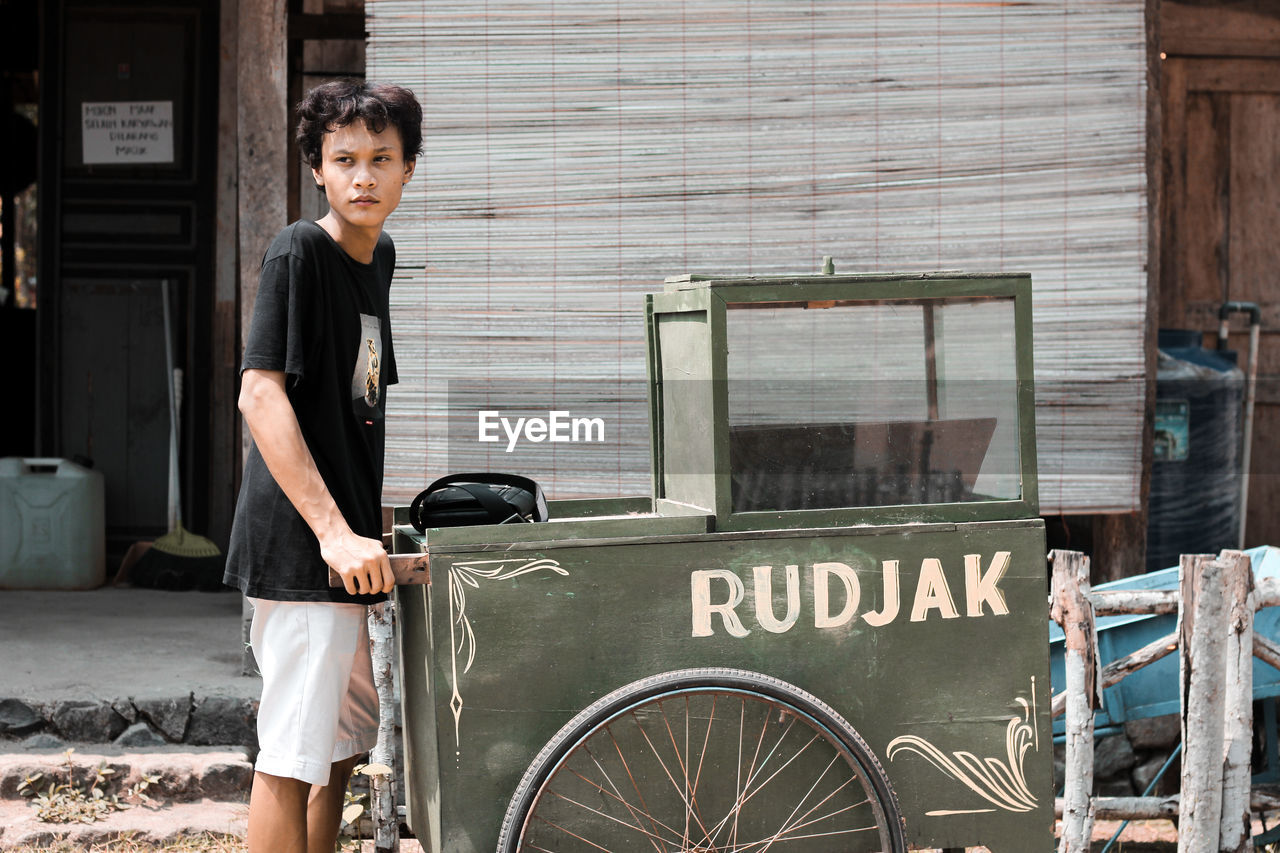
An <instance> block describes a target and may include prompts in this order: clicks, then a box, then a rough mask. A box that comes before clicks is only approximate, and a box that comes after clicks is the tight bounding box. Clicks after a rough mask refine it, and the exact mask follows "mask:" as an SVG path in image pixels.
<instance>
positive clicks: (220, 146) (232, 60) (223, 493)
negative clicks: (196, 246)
mask: <svg viewBox="0 0 1280 853" xmlns="http://www.w3.org/2000/svg"><path fill="white" fill-rule="evenodd" d="M239 2H240V0H222V2H221V3H220V5H219V7H218V8H219V42H220V51H219V52H220V54H221V57H222V61H221V62H219V63H218V91H219V92H234V91H235V89H236V75H237V73H238V70H237V65H236V63H237V58H236V57H237V41H238V39H237V31H238V29H239V27H238V22H239V14H240V13H239ZM237 111H238V107H237V105H236V99H235V98H233V97H224V98H219V99H218V140H217V146H216V147H217V154H216V157H217V165H216V175H217V177H216V181H217V186H216V188H215V190H214V253H213V330H212V332H213V333H212V350H211V352H210V353H209V362H210V365H211V367H212V371H211V373H212V378H211V385H212V388H211V389H210V390H211V394H210V400H209V406H210V415H211V417H210V422H209V454H208V458H207V466H208V467H207V468H206V474H205V479H206V482H207V483H208V484H209V486H208V489H209V530H208V536H209V538H211V539H212V540H213V541H215V542H217V543H219V544H221V545H224V546H225V545H226V544H227V542H228V541H229V539H230V537H231V519H232V516H233V515H234V510H235V501H236V495H237V494H239V490H240V472H241V468H242V464H241V459H240V412H239V409H238V407H237V405H236V397H237V392H238V386H239V383H238V382H237V381H236V376H238V375H239V371H238V370H237V367H238V366H239V361H240V335H239V332H240V318H239V314H238V313H237V309H236V289H237V287H236V286H237V279H238V276H239V259H238V257H237V251H236V247H237V245H238V243H239V235H238V234H237V230H236V228H237V226H236V219H237V212H236V208H237V201H238V198H237V190H236V187H237V174H236V150H237V142H236V132H237V121H236V119H237ZM197 458H198V455H197Z"/></svg>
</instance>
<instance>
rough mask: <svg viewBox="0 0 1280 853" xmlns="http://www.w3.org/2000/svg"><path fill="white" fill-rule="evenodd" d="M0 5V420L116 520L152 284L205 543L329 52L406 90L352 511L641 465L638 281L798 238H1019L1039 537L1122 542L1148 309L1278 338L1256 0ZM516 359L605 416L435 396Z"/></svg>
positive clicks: (153, 388) (149, 451)
mask: <svg viewBox="0 0 1280 853" xmlns="http://www.w3.org/2000/svg"><path fill="white" fill-rule="evenodd" d="M25 5H26V4H22V3H17V2H13V0H5V2H0V12H2V13H3V15H4V16H5V20H4V21H3V24H4V26H3V27H0V29H3V30H4V32H5V38H6V39H13V38H14V36H13V33H15V32H16V31H17V30H16V29H15V27H13V26H9V25H8V24H9V23H10V22H11V21H15V22H18V23H19V24H21V26H20V27H19V28H18V29H21V30H23V31H25V32H26V36H27V38H26V42H28V43H30V42H35V43H37V44H38V45H39V48H40V50H39V56H38V69H37V68H29V69H19V68H14V69H11V70H6V72H5V73H6V76H5V78H4V85H5V94H6V97H7V98H8V99H9V100H10V101H14V100H22V99H24V98H25V99H27V100H30V99H31V98H32V97H34V96H36V95H38V125H39V131H40V137H39V138H40V143H39V180H38V191H39V251H38V264H39V275H38V290H37V293H38V300H37V304H38V309H36V313H37V315H38V336H37V342H36V343H35V344H34V351H32V347H30V346H28V347H26V348H25V349H24V351H23V352H22V353H16V354H11V355H10V359H11V363H14V362H13V360H14V359H16V364H18V365H22V364H26V365H28V368H27V369H26V370H23V369H21V368H19V369H18V370H17V371H16V373H18V374H20V379H19V381H20V383H21V382H22V381H23V380H24V379H25V378H27V377H29V379H30V387H25V388H24V387H20V388H19V396H20V397H21V398H22V399H25V400H29V401H31V402H30V403H28V404H26V406H25V408H26V411H27V412H29V417H30V418H31V419H32V420H33V422H34V429H33V431H32V435H31V437H30V438H29V439H28V437H27V436H26V435H25V434H18V433H15V434H14V435H13V437H11V438H10V437H9V433H5V436H6V441H7V442H8V444H9V446H7V447H5V448H3V449H0V450H2V452H3V453H5V454H6V455H8V454H11V453H24V454H25V453H40V454H43V455H58V456H73V455H77V454H79V455H84V456H88V457H91V458H93V459H94V460H95V463H96V464H97V466H98V467H99V468H100V469H101V470H103V472H104V473H105V474H106V476H107V483H108V495H109V500H108V505H109V507H110V509H109V518H108V524H109V528H110V530H109V533H110V537H111V540H112V542H113V543H115V544H117V545H125V544H127V543H128V542H130V541H133V540H134V539H137V538H142V537H143V536H145V535H153V534H155V533H157V532H159V530H160V529H161V528H162V527H163V525H164V517H165V516H164V504H165V476H166V459H167V453H166V452H165V446H166V442H167V438H168V428H167V416H166V409H165V405H166V404H165V391H164V379H165V371H164V368H163V364H164V340H163V337H164V335H163V332H164V315H163V310H162V302H161V299H160V288H161V287H162V283H163V282H169V285H168V286H169V287H170V288H171V293H172V294H173V303H174V307H173V313H172V317H171V319H170V324H171V325H170V330H171V332H172V334H173V337H174V340H175V341H176V342H177V348H178V362H179V364H180V365H181V366H182V367H183V369H184V376H185V378H184V383H183V385H184V392H183V405H182V425H181V430H182V451H183V452H182V460H183V466H182V471H183V482H184V503H185V509H186V512H185V517H186V519H188V520H189V522H190V523H189V524H188V526H189V527H191V528H192V529H195V530H198V531H199V532H202V533H208V534H209V535H211V536H212V537H213V538H215V539H222V540H225V537H226V534H227V531H228V528H229V523H230V513H231V509H232V506H233V502H234V494H235V484H236V480H237V472H238V470H239V458H240V452H241V443H242V437H241V435H240V425H239V424H240V419H239V416H238V413H237V412H236V408H235V394H236V388H237V381H236V364H237V362H238V354H239V338H240V333H241V330H242V328H243V327H244V323H245V317H246V313H247V311H248V309H249V307H250V305H251V304H252V297H253V293H254V288H255V286H256V269H257V266H258V263H259V260H260V258H261V254H262V251H263V249H264V248H265V246H266V242H267V241H268V240H269V239H270V237H271V235H272V234H274V233H275V232H276V231H277V230H278V229H279V228H280V227H281V226H282V225H283V224H285V223H286V222H287V221H289V220H290V219H291V218H294V217H297V216H299V215H312V216H315V215H319V211H318V210H317V209H316V207H315V206H316V204H317V203H318V200H317V198H316V196H315V194H314V191H312V190H311V189H310V187H309V180H304V179H305V178H306V176H305V173H304V171H303V170H302V169H301V167H300V166H298V165H297V156H296V152H294V151H293V150H291V146H290V143H289V136H290V125H291V119H290V115H289V109H288V105H289V104H290V103H291V102H293V101H295V100H296V99H297V97H298V96H299V95H300V94H301V92H302V91H303V90H304V89H305V88H306V87H307V86H309V85H311V84H312V83H314V82H316V81H319V80H322V79H326V78H328V77H332V76H337V75H342V74H364V73H367V74H368V76H369V77H370V78H377V79H388V80H394V81H396V82H402V83H404V84H406V85H409V86H410V87H411V88H414V89H415V91H417V92H418V93H419V94H420V96H422V98H423V101H424V105H425V109H426V115H427V140H426V151H425V153H424V156H423V159H422V161H421V162H420V164H419V170H418V175H417V177H416V178H415V181H414V182H413V183H412V184H410V190H411V192H409V193H408V194H407V195H406V197H405V202H404V203H403V205H402V208H401V210H400V212H398V213H397V214H396V216H395V217H394V218H393V220H392V222H391V223H390V225H389V228H390V230H391V232H392V234H393V235H394V236H395V237H396V240H397V245H398V246H399V247H400V270H399V271H398V281H397V285H396V288H395V291H394V292H395V298H396V304H395V306H394V313H393V317H394V319H395V324H396V335H397V353H398V357H399V359H400V362H401V371H400V375H401V380H402V382H401V386H400V387H399V388H397V389H396V390H395V392H394V393H393V395H392V398H391V404H392V406H393V413H392V421H391V423H392V427H391V431H390V433H389V456H388V475H389V476H388V489H387V495H386V497H387V501H388V502H389V503H395V502H402V501H404V500H406V499H407V498H408V497H410V496H412V494H413V493H414V491H416V488H418V487H421V485H423V484H424V483H425V481H427V480H428V479H430V478H431V477H433V476H435V475H438V474H442V473H445V472H446V471H448V470H460V469H462V468H470V467H486V468H491V469H498V470H500V469H505V468H511V467H513V466H515V467H519V468H521V469H522V470H525V471H527V472H529V473H532V474H534V475H535V476H538V477H539V478H540V479H542V480H543V481H545V482H546V483H547V484H548V485H549V486H550V489H551V491H552V492H553V494H556V495H557V496H562V497H567V496H572V495H581V494H600V495H614V494H623V493H635V492H642V491H644V490H645V488H646V487H647V477H648V476H649V471H648V468H647V462H646V461H645V460H646V454H647V447H646V446H645V444H644V436H645V433H644V431H643V430H642V429H637V424H639V423H641V422H642V421H643V419H644V417H645V416H646V411H645V407H644V405H643V402H642V399H640V396H638V395H642V394H643V370H644V368H643V364H644V359H643V337H644V336H643V325H642V322H643V320H642V317H641V313H640V305H641V294H642V293H644V292H646V291H648V290H652V289H656V288H658V287H659V286H660V284H661V280H662V278H663V277H664V276H667V275H675V274H680V273H685V272H732V273H747V274H753V273H754V274H766V273H768V274H774V273H786V272H810V271H815V270H816V269H817V268H818V265H819V264H820V262H821V258H822V256H824V255H832V256H834V257H835V259H836V263H837V266H838V269H839V271H841V272H856V271H862V270H866V271H883V270H889V269H893V270H906V269H917V270H925V269H937V268H952V269H954V268H965V269H970V270H988V271H1002V270H1006V271H1008V270H1029V271H1030V272H1031V273H1032V274H1033V276H1034V278H1035V283H1036V294H1035V302H1036V336H1037V352H1036V358H1037V383H1038V393H1039V404H1038V410H1037V415H1038V425H1039V428H1040V450H1039V457H1040V462H1041V507H1042V510H1043V512H1044V513H1045V514H1046V515H1050V516H1054V517H1055V520H1054V521H1053V522H1052V523H1051V524H1050V535H1051V537H1053V536H1055V535H1056V536H1057V537H1059V538H1060V540H1062V541H1064V542H1065V541H1067V540H1069V541H1070V544H1071V546H1072V547H1077V548H1081V549H1083V550H1091V551H1092V552H1093V554H1094V565H1095V566H1096V567H1097V569H1096V572H1097V573H1098V574H1099V575H1101V576H1104V577H1107V576H1113V575H1119V574H1130V573H1133V571H1135V570H1137V568H1138V567H1140V566H1141V564H1142V559H1141V554H1142V541H1143V531H1144V529H1145V501H1146V493H1147V479H1148V476H1149V471H1150V454H1151V450H1150V447H1151V438H1150V431H1151V412H1152V408H1153V399H1154V373H1155V369H1154V363H1155V345H1154V338H1155V329H1156V328H1157V326H1185V327H1190V328H1196V329H1200V330H1203V331H1205V332H1211V331H1212V330H1213V329H1215V328H1216V307H1217V305H1218V304H1219V303H1220V302H1222V301H1225V300H1228V299H1231V300H1250V301H1255V302H1258V303H1260V304H1261V305H1262V308H1263V331H1264V335H1263V344H1262V357H1261V366H1262V368H1261V375H1262V376H1263V377H1264V380H1265V379H1266V378H1267V377H1270V376H1272V375H1274V369H1273V368H1274V363H1275V361H1276V359H1277V358H1280V356H1277V355H1276V340H1275V339H1274V337H1273V335H1274V333H1275V331H1276V323H1277V319H1276V317H1277V308H1276V303H1277V297H1276V296H1275V295H1274V294H1273V290H1274V289H1275V288H1277V287H1280V285H1278V284H1275V283H1273V279H1274V277H1271V276H1268V275H1267V272H1266V271H1267V270H1268V269H1271V268H1272V267H1273V266H1274V264H1272V263H1271V262H1272V261H1273V260H1276V258H1275V257H1274V256H1275V255H1276V253H1277V252H1278V251H1280V250H1277V249H1276V248H1274V243H1273V242H1272V241H1271V240H1269V239H1267V237H1268V235H1269V234H1271V233H1273V232H1274V230H1275V228H1276V226H1277V225H1280V222H1278V221H1277V220H1278V219H1280V203H1277V198H1280V197H1278V196H1277V195H1276V191H1275V190H1274V189H1273V188H1272V186H1271V185H1272V183H1273V182H1272V181H1271V180H1269V178H1270V176H1271V175H1272V174H1274V173H1275V171H1276V166H1277V165H1280V164H1278V163H1277V161H1278V160H1280V151H1278V150H1277V147H1276V145H1277V143H1276V138H1277V136H1276V134H1275V133H1274V132H1272V125H1273V124H1275V123H1276V121H1277V120H1280V119H1278V118H1277V116H1280V100H1278V95H1280V12H1277V11H1276V10H1275V9H1274V5H1273V4H1268V3H1265V2H1261V0H1221V2H1200V0H1195V2H1192V0H1184V2H1175V1H1174V0H1145V2H1144V0H1052V2H1051V0H1037V1H1036V2H1032V3H1019V4H991V5H981V6H973V5H969V4H964V5H956V4H949V3H941V2H924V0H921V2H918V3H905V4H904V3H887V2H884V3H882V2H877V0H871V2H867V1H866V0H857V1H856V2H855V0H847V2H836V0H829V2H828V0H821V2H820V1H819V0H814V2H810V3H804V2H800V3H797V2H794V0H773V2H770V1H769V0H751V2H746V3H737V4H726V3H723V2H717V0H682V2H680V3H679V4H674V3H672V4H634V3H621V2H620V3H616V4H614V5H612V6H601V5H600V4H598V3H585V2H576V1H575V0H557V2H554V3H548V4H545V8H539V7H536V6H530V5H529V4H519V3H510V4H508V3H496V2H495V3H489V4H486V6H485V10H487V13H486V14H482V13H481V11H480V7H478V6H477V5H476V4H473V3H469V2H464V0H455V2H448V3H435V2H433V3H425V2H422V0H363V2H361V0H290V2H288V3H286V2H284V0H182V2H176V3H175V2H159V0H143V2H133V3H130V4H128V5H127V6H126V5H121V4H119V3H112V2H105V0H46V2H44V3H42V4H41V5H40V14H39V19H38V21H36V22H34V26H35V27H36V30H37V31H38V32H33V31H32V26H33V23H32V22H30V21H26V22H25V23H23V19H22V14H23V12H22V11H21V9H22V7H24V6H25ZM22 62H23V61H21V60H17V63H18V64H22ZM37 70H38V74H37V73H35V72H36V71H37ZM15 95H16V98H15ZM141 104H151V105H158V106H159V107H160V112H159V113H158V114H157V113H148V114H146V116H144V117H145V118H147V119H148V121H150V122H151V123H150V124H149V125H147V126H148V127H149V128H150V129H151V130H152V131H158V133H159V136H158V138H159V140H160V142H161V144H166V143H167V144H168V145H170V146H171V151H169V150H167V149H166V151H165V152H164V153H162V154H156V153H155V152H154V151H153V152H152V153H151V154H138V153H136V152H134V153H130V152H129V151H127V150H122V151H120V152H117V151H116V150H115V149H114V148H112V149H111V150H110V151H107V150H104V149H102V148H101V147H100V146H101V143H102V140H101V134H102V133H103V131H104V126H103V124H102V123H101V122H102V121H106V120H108V119H110V118H111V116H109V115H105V114H101V110H103V109H105V108H106V107H107V106H111V105H114V108H115V109H117V110H119V109H128V108H129V106H128V105H141ZM165 105H167V106H165ZM95 111H98V112H95ZM148 157H150V158H151V159H147V158H148ZM13 206H14V204H12V203H10V197H9V196H7V195H6V196H5V207H6V209H8V208H11V207H13ZM7 221H8V220H6V222H7ZM5 233H6V237H5V242H6V246H7V245H11V244H12V237H11V236H10V234H11V227H10V226H8V225H6V228H5ZM6 269H7V270H8V269H12V267H11V266H6ZM14 301H15V300H14V299H13V298H12V297H9V298H8V302H7V303H6V304H5V306H4V308H3V315H4V317H5V321H4V322H5V330H6V334H5V337H6V338H7V339H11V340H17V338H16V337H12V336H11V335H10V334H9V330H10V329H16V328H18V322H17V320H15V319H14V318H16V317H18V314H17V313H15V312H20V311H21V310H22V309H19V308H17V307H15V306H14V304H13V303H14ZM28 318H29V315H27V314H24V315H23V317H22V319H24V320H25V319H28ZM1232 342H1233V344H1238V339H1235V338H1233V341H1232ZM406 368H407V369H406ZM499 380H501V381H499ZM503 382H505V383H506V384H505V385H504V384H502V383H503ZM539 383H541V384H539ZM531 388H532V389H534V390H533V391H532V392H531V391H530V389H531ZM513 389H515V390H513ZM521 390H522V391H523V392H524V394H525V395H526V399H533V398H536V399H535V402H534V403H533V405H536V406H541V407H542V408H543V409H546V408H549V407H551V406H553V405H554V406H561V404H563V403H574V404H576V403H578V402H581V404H582V405H584V406H586V405H593V404H595V403H598V402H599V400H600V399H605V400H607V401H608V406H609V409H608V412H607V414H608V415H609V417H610V418H611V419H612V420H611V423H612V424H613V425H614V426H615V428H616V430H617V436H618V437H617V439H616V440H613V441H611V442H610V443H609V447H608V449H607V450H606V451H602V454H601V455H593V454H594V453H595V449H594V448H588V450H589V451H591V452H579V451H580V449H573V451H572V452H570V451H566V450H565V449H564V448H556V447H551V446H550V445H546V446H543V447H539V448H532V449H531V450H530V452H529V454H527V455H524V456H520V455H515V456H512V455H508V454H505V453H504V452H503V451H502V448H501V447H493V446H485V447H484V448H480V447H479V446H478V445H476V444H475V442H474V441H468V440H467V438H466V430H467V428H468V425H467V423H466V422H458V421H457V419H456V418H453V416H452V415H451V410H450V404H449V399H450V398H452V399H453V401H454V403H455V404H457V403H458V402H459V401H463V402H465V403H466V404H467V405H470V404H471V403H474V402H476V401H480V400H488V401H490V402H491V403H492V402H493V401H497V403H499V404H500V403H503V402H508V403H510V404H511V405H512V406H513V407H516V406H518V405H519V403H520V399H521V398H520V393H519V392H520V391H521ZM539 395H541V396H539ZM542 397H545V398H546V399H547V400H548V402H545V403H544V402H543V400H542ZM1278 402H1280V401H1278V400H1277V399H1276V392H1275V388H1274V383H1273V382H1268V381H1263V382H1261V383H1260V392H1259V407H1258V416H1257V424H1256V426H1255V429H1254V448H1253V459H1254V460H1255V464H1254V466H1253V468H1254V476H1253V479H1252V484H1253V488H1252V494H1251V498H1250V502H1249V533H1248V537H1247V538H1248V540H1249V542H1250V543H1254V544H1256V543H1261V542H1269V541H1273V540H1278V539H1280V522H1276V521H1273V520H1272V515H1273V508H1274V507H1276V506H1277V501H1278V500H1280V493H1278V489H1280V486H1278V485H1277V483H1278V482H1280V480H1277V478H1276V477H1274V476H1273V475H1272V474H1271V472H1270V471H1269V465H1270V460H1271V459H1272V458H1274V457H1275V455H1276V454H1275V450H1274V448H1273V447H1272V446H1271V445H1272V442H1273V441H1274V438H1273V436H1274V434H1275V432H1276V431H1275V429H1274V428H1273V426H1272V421H1274V420H1275V419H1276V418H1277V417H1280V415H1278V414H1277V411H1280V410H1278V409H1277V403H1278ZM451 418H452V419H451ZM471 428H472V429H474V426H472V427H471ZM20 432H21V431H19V433H20ZM535 451H536V452H535Z"/></svg>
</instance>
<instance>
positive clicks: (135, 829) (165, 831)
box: [0, 799, 249, 850]
mask: <svg viewBox="0 0 1280 853" xmlns="http://www.w3.org/2000/svg"><path fill="white" fill-rule="evenodd" d="M248 814H249V806H248V804H247V803H239V802H228V801H225V800H213V799H202V800H196V801H193V802H182V803H167V804H163V805H155V806H134V807H131V808H129V809H126V810H124V811H117V812H113V813H111V814H110V815H109V816H107V817H106V818H104V819H102V820H98V821H94V822H93V823H45V822H43V821H41V820H39V819H38V818H37V817H36V810H35V809H34V808H32V807H31V805H30V804H29V803H28V802H27V801H25V800H11V799H0V850H9V849H13V848H17V847H22V846H31V847H36V848H44V847H52V846H53V845H54V844H56V843H58V842H60V841H61V842H70V843H71V844H74V845H75V846H77V847H81V848H84V849H86V850H87V849H89V848H90V847H92V846H93V845H99V844H104V843H106V842H109V841H113V840H115V839H117V838H122V837H125V838H131V839H133V840H134V841H135V842H143V843H152V844H168V843H172V842H174V841H178V840H180V839H181V838H183V837H189V836H202V835H220V836H222V835H226V836H232V837H235V838H244V837H245V832H246V829H247V822H248Z"/></svg>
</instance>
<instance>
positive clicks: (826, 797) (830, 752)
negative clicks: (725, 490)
mask: <svg viewBox="0 0 1280 853" xmlns="http://www.w3.org/2000/svg"><path fill="white" fill-rule="evenodd" d="M734 701H736V702H737V703H738V709H737V711H738V713H737V714H736V716H737V718H738V719H737V720H736V723H737V725H736V726H735V725H734V722H735V721H734V719H733V717H734V716H735V715H734V713H733V705H732V703H733V702H734ZM682 718H683V719H682ZM664 730H665V733H664ZM900 822H901V819H900V818H899V817H898V811H897V803H896V799H895V798H894V796H893V792H892V788H891V786H890V784H889V781H888V779H887V778H886V777H885V776H884V773H883V771H882V770H881V769H880V766H879V762H878V761H876V758H875V755H874V754H873V753H871V751H870V750H869V748H868V747H867V746H866V743H865V741H863V740H862V739H861V738H860V737H859V736H858V735H857V733H856V732H854V731H853V729H852V728H851V727H850V726H849V724H848V723H847V722H845V721H844V720H843V719H841V718H840V716H839V714H838V713H836V712H835V711H833V710H832V709H831V708H830V707H828V706H826V705H824V704H823V703H822V702H821V700H818V699H815V698H814V697H812V696H810V695H809V694H807V693H805V692H804V691H803V690H800V689H799V688H796V687H794V686H792V685H788V684H785V683H784V682H780V681H778V680H777V679H775V678H770V677H768V676H761V675H758V674H755V673H747V672H743V671H740V670H728V669H716V668H707V669H698V670H686V671H682V672H678V673H664V674H662V675H659V676H653V677H651V678H648V679H643V680H641V681H639V682H636V683H635V684H633V685H629V686H628V687H626V688H622V689H620V690H617V691H614V692H613V693H611V694H609V695H608V696H605V697H602V698H601V699H600V700H598V701H597V702H595V703H593V704H592V706H591V707H589V708H587V709H586V710H584V711H582V712H581V713H580V714H579V715H578V716H577V717H575V719H574V721H572V722H571V723H570V724H569V725H567V726H565V728H564V729H562V730H561V732H560V733H559V734H558V735H557V736H556V738H555V739H554V740H553V741H552V743H550V744H548V746H547V747H546V748H545V749H544V750H543V751H542V753H541V754H540V755H539V758H538V760H537V761H536V762H535V763H534V765H532V766H531V767H530V768H529V771H528V772H526V774H525V778H524V779H523V780H522V781H521V783H520V786H519V788H518V789H517V792H516V795H515V797H513V799H512V806H511V808H510V809H509V810H508V816H507V820H505V821H504V823H503V829H502V837H501V838H500V840H499V851H500V853H519V852H520V851H524V853H596V851H601V853H634V851H640V850H643V851H646V853H830V851H832V850H841V851H863V852H865V851H870V850H873V849H874V850H878V851H881V853H904V851H905V850H906V843H905V839H904V838H903V835H902V830H901V826H900ZM641 838H643V839H644V841H643V842H641V841H640V839H641Z"/></svg>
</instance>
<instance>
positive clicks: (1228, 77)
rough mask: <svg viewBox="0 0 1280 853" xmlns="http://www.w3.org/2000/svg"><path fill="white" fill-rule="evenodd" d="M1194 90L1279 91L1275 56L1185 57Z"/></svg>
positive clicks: (1232, 91)
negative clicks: (1259, 57) (1233, 57)
mask: <svg viewBox="0 0 1280 853" xmlns="http://www.w3.org/2000/svg"><path fill="white" fill-rule="evenodd" d="M1183 61H1184V62H1186V63H1187V89H1188V90H1189V91H1192V92H1226V93H1231V94H1239V93H1246V92H1248V93H1266V94H1277V93H1280V78H1278V77H1277V76H1276V71H1275V66H1276V61H1275V60H1274V59H1186V60H1183Z"/></svg>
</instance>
